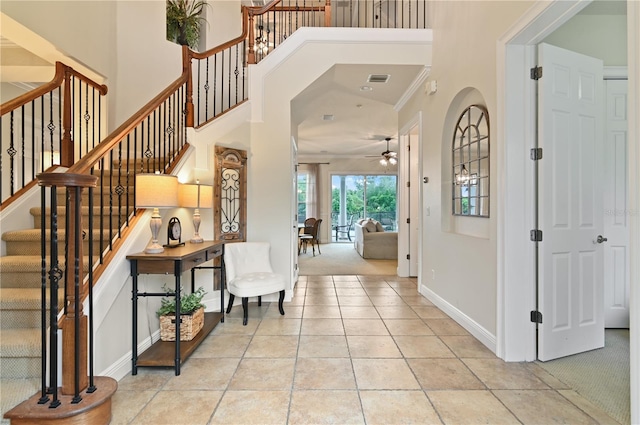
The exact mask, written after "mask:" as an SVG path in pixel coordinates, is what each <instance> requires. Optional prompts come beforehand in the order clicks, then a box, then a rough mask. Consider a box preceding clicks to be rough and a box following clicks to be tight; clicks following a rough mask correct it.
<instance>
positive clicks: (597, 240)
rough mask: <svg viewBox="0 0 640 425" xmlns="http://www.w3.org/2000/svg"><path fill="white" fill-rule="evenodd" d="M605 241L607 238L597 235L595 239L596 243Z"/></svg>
mask: <svg viewBox="0 0 640 425" xmlns="http://www.w3.org/2000/svg"><path fill="white" fill-rule="evenodd" d="M606 241H607V238H603V237H602V235H598V237H597V238H596V242H598V243H603V242H606Z"/></svg>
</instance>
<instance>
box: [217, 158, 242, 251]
mask: <svg viewBox="0 0 640 425" xmlns="http://www.w3.org/2000/svg"><path fill="white" fill-rule="evenodd" d="M246 164H247V151H243V150H238V149H231V148H226V147H223V146H216V147H215V177H214V181H215V182H216V184H215V185H214V187H215V193H214V206H213V220H214V233H215V235H214V236H215V238H216V239H217V240H222V239H224V240H244V239H245V237H246V221H247V220H246V217H247V169H246Z"/></svg>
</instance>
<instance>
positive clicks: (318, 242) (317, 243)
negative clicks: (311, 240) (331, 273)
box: [316, 241, 322, 254]
mask: <svg viewBox="0 0 640 425" xmlns="http://www.w3.org/2000/svg"><path fill="white" fill-rule="evenodd" d="M316 245H318V254H322V252H320V241H316Z"/></svg>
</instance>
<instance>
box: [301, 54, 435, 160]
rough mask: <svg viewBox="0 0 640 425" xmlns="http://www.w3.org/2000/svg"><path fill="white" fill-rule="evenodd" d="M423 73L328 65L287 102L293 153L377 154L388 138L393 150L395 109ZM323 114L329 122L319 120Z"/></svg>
mask: <svg viewBox="0 0 640 425" xmlns="http://www.w3.org/2000/svg"><path fill="white" fill-rule="evenodd" d="M423 70H424V66H421V65H375V64H369V65H343V64H341V65H334V66H333V67H331V68H330V69H329V70H328V71H327V72H325V73H324V74H323V75H322V76H320V77H319V78H318V79H317V80H316V81H314V82H313V83H312V84H311V85H309V86H308V87H307V88H306V89H305V90H303V91H302V92H301V93H300V94H299V95H298V96H296V98H295V99H294V100H293V101H292V108H291V110H292V111H294V112H293V117H292V120H293V123H294V125H295V124H297V125H298V155H299V156H300V157H310V156H322V157H329V156H330V157H334V156H340V157H358V158H361V157H365V156H367V155H379V154H380V152H382V151H384V150H385V149H386V141H385V138H386V137H391V138H392V139H393V140H392V141H391V146H392V148H393V147H394V145H395V144H396V143H397V140H396V139H397V132H398V114H397V112H396V111H395V110H394V106H395V105H396V104H397V103H398V101H399V100H400V99H401V98H402V96H403V95H404V94H405V92H406V91H407V89H408V88H409V87H410V85H411V84H412V83H413V82H414V81H415V79H416V77H417V76H418V75H419V74H420V73H421V72H422V71H423ZM383 81H386V82H383ZM363 86H366V87H369V88H370V89H369V90H363V89H362V87H363ZM325 115H333V120H331V121H326V120H323V119H322V117H323V116H325Z"/></svg>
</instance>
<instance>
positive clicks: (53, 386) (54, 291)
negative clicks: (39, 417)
mask: <svg viewBox="0 0 640 425" xmlns="http://www.w3.org/2000/svg"><path fill="white" fill-rule="evenodd" d="M50 193H51V201H50V204H51V225H50V228H49V232H50V238H49V239H50V243H51V249H50V250H49V252H51V259H50V261H49V264H50V269H49V290H50V299H49V303H50V304H51V306H50V307H49V347H50V350H49V393H50V394H52V397H53V399H52V401H51V404H50V405H49V407H51V408H56V407H58V406H60V400H58V282H59V281H60V279H62V270H60V264H59V263H58V198H57V196H58V194H57V187H56V186H51V191H50Z"/></svg>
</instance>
